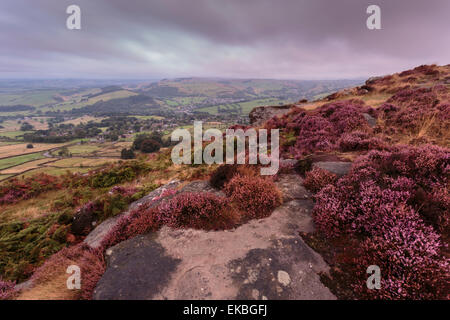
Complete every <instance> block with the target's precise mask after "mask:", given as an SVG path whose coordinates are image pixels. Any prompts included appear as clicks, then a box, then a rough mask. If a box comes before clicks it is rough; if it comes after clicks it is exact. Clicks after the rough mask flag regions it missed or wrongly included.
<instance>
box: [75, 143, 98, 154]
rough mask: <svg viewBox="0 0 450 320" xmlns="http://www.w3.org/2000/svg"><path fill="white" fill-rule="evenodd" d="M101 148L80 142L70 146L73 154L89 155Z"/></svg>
mask: <svg viewBox="0 0 450 320" xmlns="http://www.w3.org/2000/svg"><path fill="white" fill-rule="evenodd" d="M99 150H100V147H99V146H97V145H90V144H80V145H74V146H70V147H69V152H70V153H71V154H73V155H88V154H92V153H95V152H98V151H99Z"/></svg>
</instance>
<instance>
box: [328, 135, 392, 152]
mask: <svg viewBox="0 0 450 320" xmlns="http://www.w3.org/2000/svg"><path fill="white" fill-rule="evenodd" d="M337 144H338V146H339V148H340V149H341V151H343V152H347V151H360V150H373V149H376V150H383V149H386V148H387V145H386V143H385V142H384V141H383V140H382V139H380V138H376V137H370V136H369V134H368V133H365V132H362V131H353V132H351V133H344V134H343V135H342V137H341V138H340V139H339V140H338V142H337Z"/></svg>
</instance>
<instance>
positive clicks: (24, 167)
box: [0, 158, 51, 174]
mask: <svg viewBox="0 0 450 320" xmlns="http://www.w3.org/2000/svg"><path fill="white" fill-rule="evenodd" d="M49 161H51V159H48V158H44V159H39V160H34V161H29V162H26V163H23V164H21V165H18V166H15V167H12V168H9V169H5V170H2V171H0V174H20V173H22V172H25V171H28V170H32V169H36V168H39V167H40V166H41V165H43V164H45V163H47V162H49Z"/></svg>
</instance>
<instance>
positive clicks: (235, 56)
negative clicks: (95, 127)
mask: <svg viewBox="0 0 450 320" xmlns="http://www.w3.org/2000/svg"><path fill="white" fill-rule="evenodd" d="M72 4H76V5H78V6H79V7H80V8H81V30H68V29H67V27H66V20H67V18H68V17H69V15H68V14H67V13H66V9H67V7H68V6H69V5H72ZM371 4H376V5H378V6H379V7H380V9H381V27H382V28H381V30H369V29H368V28H367V27H366V20H367V18H368V17H369V14H367V13H366V9H367V7H368V6H369V5H371ZM449 57H450V1H448V0H427V1H423V0H328V1H324V0H126V1H125V0H28V1H26V0H1V1H0V78H3V79H5V78H26V79H30V78H33V79H39V78H87V79H108V78H110V79H156V78H175V77H223V78H271V79H312V80H317V79H344V78H345V79H350V78H367V77H369V76H376V75H384V74H389V73H393V72H398V71H402V70H406V69H410V68H412V67H415V66H418V65H421V64H431V63H437V64H439V65H445V64H449V63H450V59H449Z"/></svg>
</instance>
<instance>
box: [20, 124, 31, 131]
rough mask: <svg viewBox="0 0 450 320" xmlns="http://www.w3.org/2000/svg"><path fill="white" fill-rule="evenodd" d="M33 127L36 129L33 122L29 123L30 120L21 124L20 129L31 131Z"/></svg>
mask: <svg viewBox="0 0 450 320" xmlns="http://www.w3.org/2000/svg"><path fill="white" fill-rule="evenodd" d="M33 129H34V127H33V126H32V125H31V124H29V123H28V122H24V123H22V125H21V126H20V131H31V130H33Z"/></svg>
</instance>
